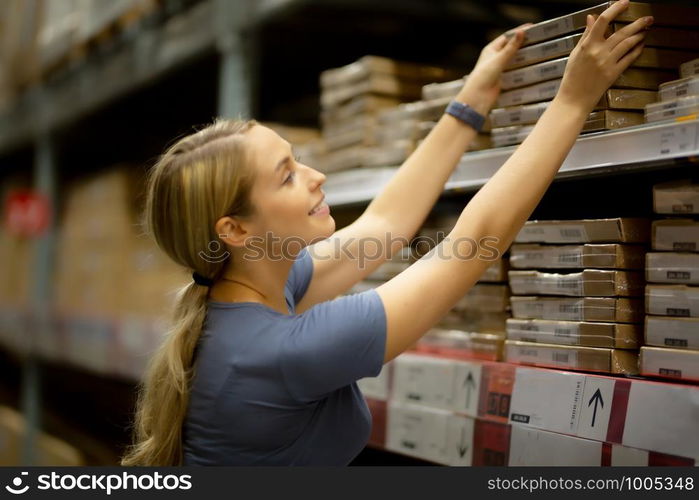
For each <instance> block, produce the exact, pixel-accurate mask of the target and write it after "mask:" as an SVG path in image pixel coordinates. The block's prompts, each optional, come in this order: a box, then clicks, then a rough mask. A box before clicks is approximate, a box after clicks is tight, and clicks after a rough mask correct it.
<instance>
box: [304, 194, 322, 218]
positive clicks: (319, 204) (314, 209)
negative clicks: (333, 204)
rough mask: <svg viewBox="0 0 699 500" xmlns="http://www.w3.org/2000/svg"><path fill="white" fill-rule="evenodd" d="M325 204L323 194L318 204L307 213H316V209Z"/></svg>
mask: <svg viewBox="0 0 699 500" xmlns="http://www.w3.org/2000/svg"><path fill="white" fill-rule="evenodd" d="M325 206H326V203H325V196H323V198H321V200H320V201H319V202H318V204H317V205H316V206H315V207H313V209H311V210H310V211H309V212H308V215H313V214H314V213H316V212H317V211H318V210H320V209H322V208H323V207H325Z"/></svg>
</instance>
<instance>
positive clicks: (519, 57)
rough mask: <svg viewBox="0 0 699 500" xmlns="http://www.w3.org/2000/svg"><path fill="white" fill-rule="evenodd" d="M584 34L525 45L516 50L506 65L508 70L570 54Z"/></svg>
mask: <svg viewBox="0 0 699 500" xmlns="http://www.w3.org/2000/svg"><path fill="white" fill-rule="evenodd" d="M581 37H582V34H575V35H569V36H565V37H562V38H557V39H555V40H549V41H547V42H542V43H537V44H535V45H530V46H528V47H523V48H521V49H519V50H518V51H517V52H515V55H514V56H513V57H512V59H510V62H509V63H508V64H507V66H505V69H506V70H510V69H516V68H521V67H522V66H529V65H531V64H535V63H538V62H542V61H548V60H549V59H556V58H558V57H563V56H567V55H568V54H570V53H571V52H572V51H573V49H574V48H575V45H577V43H578V41H580V38H581Z"/></svg>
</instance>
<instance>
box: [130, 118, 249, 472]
mask: <svg viewBox="0 0 699 500" xmlns="http://www.w3.org/2000/svg"><path fill="white" fill-rule="evenodd" d="M255 124H256V123H255V122H254V121H227V120H221V121H216V122H215V123H213V124H212V125H210V126H208V127H206V128H204V129H202V130H200V131H198V132H196V133H193V134H191V135H189V136H187V137H184V138H182V139H180V140H179V141H177V142H176V143H175V144H174V145H173V146H171V147H170V148H169V149H168V150H167V151H166V152H165V154H164V155H163V156H162V157H161V158H160V160H159V161H158V162H157V164H156V165H155V166H154V167H153V168H152V169H151V170H150V172H149V176H148V183H147V193H146V196H147V198H146V207H145V212H144V215H143V223H144V226H145V229H146V231H147V232H148V233H150V234H151V235H152V236H153V237H154V238H155V241H156V242H157V244H158V246H159V247H160V248H161V249H162V250H163V251H164V252H165V253H166V254H167V255H169V256H170V257H171V258H172V259H173V260H174V261H175V262H177V263H179V264H180V265H182V266H185V267H186V268H188V269H190V270H192V271H194V272H196V273H198V274H200V275H201V276H204V277H206V278H210V279H214V280H215V279H216V278H217V277H218V276H220V274H221V272H222V271H223V268H224V266H225V265H226V260H225V259H213V258H207V257H210V255H209V254H210V253H211V252H210V250H211V247H210V244H211V243H212V242H217V244H219V243H218V236H217V234H216V231H215V227H214V226H215V223H216V221H217V220H218V219H219V218H221V217H223V216H225V215H239V216H245V215H249V214H251V213H252V206H251V204H250V189H251V187H252V181H253V177H254V175H253V172H252V169H250V168H249V165H247V163H248V162H247V161H246V148H245V142H244V141H243V138H244V134H245V133H246V132H247V131H248V130H250V129H251V128H252V127H253V126H254V125H255ZM202 252H203V253H202ZM208 291H209V289H208V288H207V287H204V286H200V285H197V284H195V283H194V282H191V283H189V284H188V285H186V286H184V287H183V288H182V289H181V290H179V291H178V293H177V300H176V305H175V311H174V317H173V321H172V324H171V327H170V329H169V330H168V332H167V334H166V336H165V340H164V341H163V343H162V345H161V346H160V347H159V348H158V350H157V351H156V353H155V354H154V355H153V357H152V358H151V360H150V362H149V364H148V367H147V369H146V372H145V374H144V377H143V379H142V381H141V383H140V385H139V391H138V398H137V403H136V414H135V418H134V425H133V444H131V445H130V446H129V447H128V448H127V450H126V453H125V455H124V456H123V457H122V459H121V465H141V466H169V465H180V464H182V459H183V457H182V424H183V422H184V419H185V416H186V412H187V405H188V403H189V391H190V385H191V380H192V376H193V373H194V369H193V355H194V350H195V347H196V345H197V342H198V340H199V337H200V335H201V330H202V327H203V323H204V319H205V316H206V300H207V295H208Z"/></svg>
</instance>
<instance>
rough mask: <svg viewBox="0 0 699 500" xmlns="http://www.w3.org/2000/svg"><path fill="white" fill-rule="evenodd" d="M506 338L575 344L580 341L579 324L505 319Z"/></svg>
mask: <svg viewBox="0 0 699 500" xmlns="http://www.w3.org/2000/svg"><path fill="white" fill-rule="evenodd" d="M507 338H509V339H510V340H521V341H524V342H539V343H544V344H567V345H575V344H578V343H579V342H580V325H579V323H575V322H572V321H549V320H543V321H542V320H513V319H510V320H508V321H507Z"/></svg>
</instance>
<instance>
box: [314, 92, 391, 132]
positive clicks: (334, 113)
mask: <svg viewBox="0 0 699 500" xmlns="http://www.w3.org/2000/svg"><path fill="white" fill-rule="evenodd" d="M400 103H401V100H400V99H398V98H396V97H388V96H378V95H361V96H357V97H354V98H352V99H350V100H349V101H347V102H345V103H342V104H340V105H338V106H334V107H332V108H328V109H321V111H320V122H321V123H322V124H323V128H325V127H328V126H333V125H337V122H341V121H343V120H348V119H351V118H356V117H359V119H364V118H365V117H366V115H370V116H371V115H375V114H376V113H378V112H379V111H380V110H382V109H385V108H392V107H395V106H398V105H399V104H400Z"/></svg>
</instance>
